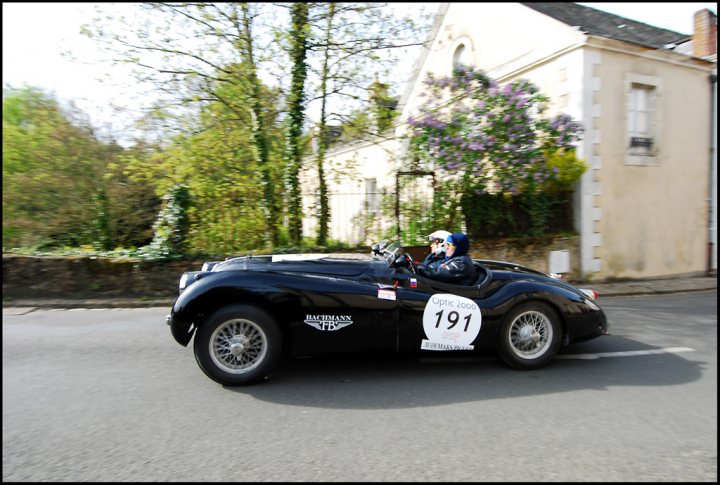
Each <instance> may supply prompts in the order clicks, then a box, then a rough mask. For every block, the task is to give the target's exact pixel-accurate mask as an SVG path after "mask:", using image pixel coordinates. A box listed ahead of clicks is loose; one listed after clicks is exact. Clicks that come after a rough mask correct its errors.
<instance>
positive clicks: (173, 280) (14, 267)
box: [3, 254, 202, 299]
mask: <svg viewBox="0 0 720 485" xmlns="http://www.w3.org/2000/svg"><path fill="white" fill-rule="evenodd" d="M201 266H202V261H173V262H162V263H161V262H147V261H127V260H114V259H108V258H84V257H45V256H43V257H34V256H18V255H5V254H4V255H3V299H6V298H79V299H80V298H93V297H120V296H137V297H140V298H141V297H150V298H152V297H172V296H176V295H177V286H178V281H179V280H180V275H181V274H182V273H183V272H184V271H197V270H199V269H200V267H201Z"/></svg>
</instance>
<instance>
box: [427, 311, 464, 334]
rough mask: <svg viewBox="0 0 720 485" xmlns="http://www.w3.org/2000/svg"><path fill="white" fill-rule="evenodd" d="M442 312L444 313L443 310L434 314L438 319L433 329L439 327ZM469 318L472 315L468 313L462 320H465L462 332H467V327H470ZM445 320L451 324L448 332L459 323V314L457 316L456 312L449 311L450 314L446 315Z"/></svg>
mask: <svg viewBox="0 0 720 485" xmlns="http://www.w3.org/2000/svg"><path fill="white" fill-rule="evenodd" d="M444 312H445V310H440V311H439V312H437V313H436V314H435V315H437V317H438V319H437V323H435V328H438V327H440V321H441V320H442V316H443V313H444ZM471 318H472V314H471V313H468V314H467V316H466V317H465V318H464V320H465V328H464V329H463V332H467V329H468V326H469V325H470V319H471ZM447 320H448V322H449V323H451V325H450V326H449V327H448V328H447V329H448V330H450V329H451V328H453V327H454V326H455V325H457V323H458V322H459V321H460V314H459V313H458V312H456V311H455V310H453V311H451V312H450V313H448V315H447Z"/></svg>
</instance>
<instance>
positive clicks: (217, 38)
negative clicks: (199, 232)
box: [84, 3, 282, 246]
mask: <svg viewBox="0 0 720 485" xmlns="http://www.w3.org/2000/svg"><path fill="white" fill-rule="evenodd" d="M139 7H140V8H141V9H144V11H145V13H147V14H148V16H147V17H146V21H145V22H142V21H139V18H138V17H139V16H138V17H135V18H133V22H132V23H127V22H126V23H125V24H124V25H123V26H122V27H117V26H116V27H111V26H110V25H117V21H118V20H119V19H112V20H114V21H115V23H111V24H110V25H102V24H100V23H98V24H96V25H95V26H94V30H91V29H90V28H86V29H84V32H85V33H86V34H88V35H90V36H94V37H96V38H97V39H98V40H99V41H100V42H102V43H103V44H104V45H105V46H106V47H107V49H108V50H109V52H110V53H112V54H113V55H115V56H117V57H116V60H117V61H118V62H122V63H130V64H132V65H134V66H136V67H137V68H138V69H139V70H138V71H137V76H138V79H139V80H141V81H148V82H151V83H153V84H154V85H155V88H156V92H157V93H160V94H162V95H164V96H163V97H162V98H161V99H158V101H157V103H156V106H155V107H156V108H161V109H162V110H163V112H164V113H165V115H164V116H163V118H162V119H163V120H165V121H169V120H170V121H172V120H187V119H188V118H193V117H197V116H198V114H199V110H200V109H201V108H202V107H203V106H205V105H207V104H208V103H219V104H222V105H223V106H225V108H226V109H227V110H228V112H230V113H232V114H233V116H231V117H228V118H227V119H226V122H230V121H232V122H234V123H235V125H236V127H235V129H236V130H238V131H246V132H248V133H251V134H252V139H253V145H254V157H256V159H257V165H258V167H257V169H258V171H259V173H260V175H261V186H262V188H263V193H264V196H263V198H262V199H261V200H260V201H259V204H260V206H261V208H262V210H263V212H264V213H265V229H266V230H267V231H268V232H269V233H270V238H269V240H270V244H271V245H272V246H277V245H279V244H280V225H281V217H280V216H281V210H282V209H281V206H280V203H279V200H280V197H279V194H281V193H282V184H280V183H278V181H279V180H278V179H279V174H278V173H277V172H278V171H279V169H278V167H277V165H275V164H274V163H273V161H272V160H273V156H272V155H271V146H270V145H271V140H270V139H269V138H270V135H269V131H268V130H269V129H270V128H269V127H268V123H267V122H266V119H267V118H268V116H267V113H266V111H265V107H266V104H265V103H263V102H262V93H263V91H264V90H265V88H264V87H263V83H262V82H261V80H260V78H259V74H258V71H259V68H258V57H259V56H258V47H257V45H258V42H257V38H256V35H255V32H254V24H255V21H256V18H257V17H258V16H259V15H260V13H261V12H266V11H267V8H268V6H267V5H263V4H248V3H239V4H238V3H219V4H212V3H211V4H205V3H199V4H198V3H191V4H176V3H146V4H141V5H140V6H139ZM158 19H161V20H160V21H158ZM263 45H266V46H272V43H269V42H265V43H263ZM266 55H267V54H266ZM226 86H233V87H234V89H225V87H226ZM228 92H231V93H232V97H228ZM173 113H174V114H175V115H177V116H175V117H173V116H169V115H172V114H173ZM183 129H186V127H184V126H183V123H180V124H178V122H177V121H176V124H175V132H176V133H179V132H182V131H183Z"/></svg>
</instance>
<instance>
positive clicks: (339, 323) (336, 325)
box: [305, 315, 353, 332]
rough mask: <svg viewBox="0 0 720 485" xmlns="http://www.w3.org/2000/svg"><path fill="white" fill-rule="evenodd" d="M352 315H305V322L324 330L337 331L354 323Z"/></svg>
mask: <svg viewBox="0 0 720 485" xmlns="http://www.w3.org/2000/svg"><path fill="white" fill-rule="evenodd" d="M352 322H353V321H352V318H351V317H350V315H305V323H307V324H308V325H310V326H311V327H315V328H317V329H318V330H323V331H330V332H332V331H335V330H340V329H341V328H344V327H347V326H348V325H350V324H352Z"/></svg>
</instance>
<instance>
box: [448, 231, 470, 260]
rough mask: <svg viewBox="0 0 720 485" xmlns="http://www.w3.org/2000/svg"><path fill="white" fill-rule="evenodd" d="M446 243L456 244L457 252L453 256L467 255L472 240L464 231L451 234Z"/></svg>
mask: <svg viewBox="0 0 720 485" xmlns="http://www.w3.org/2000/svg"><path fill="white" fill-rule="evenodd" d="M445 242H446V243H449V244H454V245H455V252H454V253H453V255H452V257H453V258H454V257H456V256H465V255H466V254H467V252H468V250H469V249H470V240H469V239H468V237H467V236H466V235H465V234H463V233H462V232H456V233H454V234H451V235H449V236H448V237H447V239H446V240H445Z"/></svg>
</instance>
